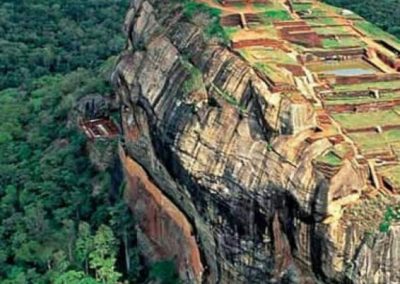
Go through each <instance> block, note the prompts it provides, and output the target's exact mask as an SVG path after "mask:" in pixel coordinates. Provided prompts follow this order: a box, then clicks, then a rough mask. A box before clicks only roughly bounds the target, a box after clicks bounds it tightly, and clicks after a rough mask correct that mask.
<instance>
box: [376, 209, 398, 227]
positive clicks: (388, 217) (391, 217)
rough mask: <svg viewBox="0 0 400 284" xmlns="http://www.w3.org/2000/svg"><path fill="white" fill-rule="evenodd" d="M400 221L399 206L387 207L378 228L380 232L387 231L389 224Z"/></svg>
mask: <svg viewBox="0 0 400 284" xmlns="http://www.w3.org/2000/svg"><path fill="white" fill-rule="evenodd" d="M398 221H400V206H399V205H397V206H395V207H388V208H387V210H386V213H385V216H384V217H383V221H382V223H381V224H380V225H379V230H380V231H381V232H382V233H387V232H389V230H390V226H391V224H392V223H393V222H398Z"/></svg>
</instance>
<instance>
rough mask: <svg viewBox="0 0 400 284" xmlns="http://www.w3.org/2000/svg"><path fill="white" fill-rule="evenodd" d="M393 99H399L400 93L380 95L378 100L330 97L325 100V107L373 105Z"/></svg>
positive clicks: (367, 97)
mask: <svg viewBox="0 0 400 284" xmlns="http://www.w3.org/2000/svg"><path fill="white" fill-rule="evenodd" d="M393 99H400V93H387V94H382V95H381V97H380V98H379V99H376V98H374V97H370V96H364V97H335V96H331V97H328V98H326V99H325V104H327V105H343V104H362V103H373V102H382V101H390V100H393Z"/></svg>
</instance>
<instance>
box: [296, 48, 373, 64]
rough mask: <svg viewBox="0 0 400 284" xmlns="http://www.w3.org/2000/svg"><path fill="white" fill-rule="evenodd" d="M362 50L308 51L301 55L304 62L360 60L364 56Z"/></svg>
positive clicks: (363, 50)
mask: <svg viewBox="0 0 400 284" xmlns="http://www.w3.org/2000/svg"><path fill="white" fill-rule="evenodd" d="M365 55H366V54H365V49H364V48H343V49H336V50H324V49H310V50H307V52H305V53H304V54H302V55H301V58H302V59H303V61H304V62H312V61H320V60H322V61H325V60H351V59H361V58H363V57H364V56H365Z"/></svg>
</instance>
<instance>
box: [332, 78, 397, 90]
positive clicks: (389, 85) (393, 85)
mask: <svg viewBox="0 0 400 284" xmlns="http://www.w3.org/2000/svg"><path fill="white" fill-rule="evenodd" d="M399 88H400V80H398V81H388V82H370V83H361V84H354V85H335V86H334V87H333V89H334V91H336V92H351V91H367V90H369V89H378V90H382V89H392V90H393V89H399Z"/></svg>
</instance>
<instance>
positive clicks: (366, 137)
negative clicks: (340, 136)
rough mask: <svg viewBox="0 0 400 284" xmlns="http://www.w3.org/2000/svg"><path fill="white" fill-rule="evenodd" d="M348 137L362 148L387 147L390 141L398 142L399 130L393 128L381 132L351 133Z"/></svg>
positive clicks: (399, 138) (399, 140) (399, 137)
mask: <svg viewBox="0 0 400 284" xmlns="http://www.w3.org/2000/svg"><path fill="white" fill-rule="evenodd" d="M349 136H350V138H351V139H352V140H353V141H354V142H355V143H356V144H357V145H358V146H359V147H360V148H361V149H364V150H374V149H377V150H378V149H382V148H386V147H389V145H390V144H392V143H398V142H400V130H399V129H394V130H390V131H385V132H383V133H369V132H368V133H367V132H366V133H352V134H349Z"/></svg>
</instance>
